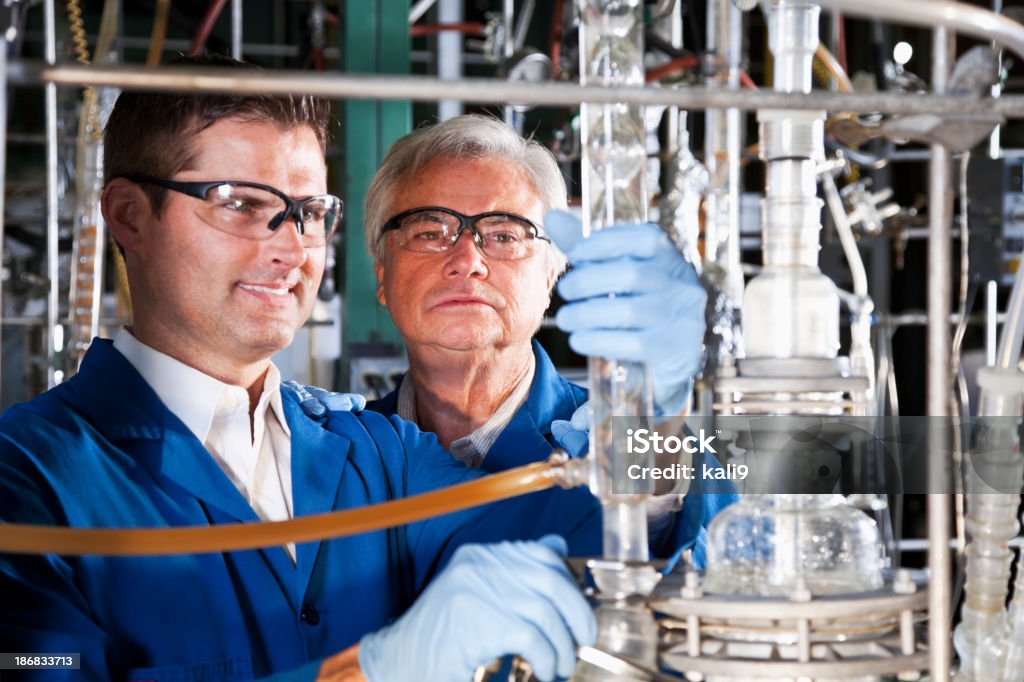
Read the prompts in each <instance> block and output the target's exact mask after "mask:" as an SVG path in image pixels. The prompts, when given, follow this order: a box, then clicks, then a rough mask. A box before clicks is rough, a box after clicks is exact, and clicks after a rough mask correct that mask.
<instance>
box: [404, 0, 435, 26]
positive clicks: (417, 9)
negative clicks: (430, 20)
mask: <svg viewBox="0 0 1024 682" xmlns="http://www.w3.org/2000/svg"><path fill="white" fill-rule="evenodd" d="M435 2H437V0H419V2H417V3H416V4H415V5H413V6H412V9H410V10H409V23H410V24H415V23H416V22H417V21H419V20H420V17H422V16H423V15H424V14H426V13H427V10H429V9H430V8H431V7H433V6H434V3H435Z"/></svg>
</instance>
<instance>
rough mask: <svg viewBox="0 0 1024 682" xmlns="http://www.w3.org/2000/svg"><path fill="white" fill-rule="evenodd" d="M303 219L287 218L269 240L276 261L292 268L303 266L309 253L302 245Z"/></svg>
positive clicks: (297, 217) (292, 216) (296, 217)
mask: <svg viewBox="0 0 1024 682" xmlns="http://www.w3.org/2000/svg"><path fill="white" fill-rule="evenodd" d="M300 221H301V218H300V217H299V216H296V215H291V216H288V217H287V218H285V219H284V220H283V221H282V222H281V224H280V225H278V227H277V229H276V230H274V234H273V235H272V236H271V237H270V239H268V240H267V242H269V247H270V249H271V254H272V257H273V259H274V260H275V261H278V262H281V263H285V264H287V265H289V266H292V267H298V266H300V265H302V264H303V263H304V262H305V261H306V258H307V257H308V255H309V254H308V253H307V252H306V247H305V246H304V245H303V243H302V234H301V229H302V228H301V222H300Z"/></svg>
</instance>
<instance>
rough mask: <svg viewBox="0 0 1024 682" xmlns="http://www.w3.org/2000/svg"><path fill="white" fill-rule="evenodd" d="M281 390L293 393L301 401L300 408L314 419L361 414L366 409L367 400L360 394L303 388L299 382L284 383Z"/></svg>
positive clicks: (289, 381) (309, 387) (311, 387)
mask: <svg viewBox="0 0 1024 682" xmlns="http://www.w3.org/2000/svg"><path fill="white" fill-rule="evenodd" d="M281 388H283V389H284V390H286V391H291V392H292V393H294V394H295V395H296V397H297V398H298V400H299V407H301V408H302V411H303V412H305V413H306V416H308V417H312V418H313V419H319V418H320V417H326V416H327V413H328V412H359V411H360V410H362V409H363V408H364V407H366V398H364V397H363V396H361V395H359V394H358V393H334V392H333V391H328V390H326V389H323V388H317V387H316V386H303V385H302V384H300V383H299V382H297V381H292V380H288V381H284V382H282V383H281Z"/></svg>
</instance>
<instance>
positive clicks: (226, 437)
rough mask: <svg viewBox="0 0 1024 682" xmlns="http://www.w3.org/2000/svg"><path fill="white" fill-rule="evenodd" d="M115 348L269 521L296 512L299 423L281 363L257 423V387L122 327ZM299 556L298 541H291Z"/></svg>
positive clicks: (266, 387)
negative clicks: (285, 399)
mask: <svg viewBox="0 0 1024 682" xmlns="http://www.w3.org/2000/svg"><path fill="white" fill-rule="evenodd" d="M114 348H116V349H117V350H118V351H119V352H120V353H121V354H122V355H124V356H125V358H127V360H128V362H130V363H131V364H132V366H133V367H134V368H135V369H136V370H137V371H138V372H139V374H141V375H142V378H143V379H145V380H146V383H148V384H149V385H150V387H151V388H152V389H153V391H154V392H155V393H156V394H157V397H159V398H160V400H162V401H163V403H164V405H165V406H166V407H167V409H169V410H170V411H171V412H173V413H174V414H175V415H176V416H177V417H178V418H179V419H180V420H181V421H182V422H183V423H184V424H185V426H186V427H188V429H189V431H191V432H192V433H193V434H194V435H195V437H196V438H198V439H199V441H200V442H201V443H202V444H203V446H204V447H205V448H206V450H207V451H208V452H209V453H210V456H211V457H213V459H214V461H215V462H217V464H218V465H219V466H220V468H221V469H222V470H223V471H224V473H225V475H227V477H228V479H230V480H231V482H232V483H233V484H234V486H235V488H237V489H238V492H239V493H241V495H242V497H244V498H245V499H246V501H248V503H249V506H251V507H252V509H253V511H255V512H256V515H257V516H259V517H260V518H261V519H263V520H265V521H284V520H286V519H290V518H292V515H293V507H292V470H291V459H292V446H291V430H290V429H289V428H288V422H287V420H286V419H285V416H284V407H283V405H282V402H281V373H280V371H278V369H277V367H276V366H274V364H273V363H270V367H269V369H268V370H267V376H266V379H264V381H263V393H262V394H261V395H260V400H259V403H258V404H257V405H256V410H255V413H254V417H253V423H252V429H251V430H250V426H249V393H248V391H246V390H245V389H244V388H242V387H240V386H232V385H231V384H225V383H224V382H222V381H219V380H217V379H214V378H213V377H211V376H208V375H206V374H203V373H202V372H200V371H199V370H197V369H195V368H193V367H189V366H188V365H186V364H184V363H182V362H180V361H178V360H175V359H174V358H172V357H171V356H169V355H165V354H164V353H161V352H160V351H157V350H154V349H153V348H150V347H149V346H147V345H146V344H144V343H142V342H141V341H139V340H138V339H136V338H135V337H134V336H133V335H132V334H131V332H129V331H128V330H126V329H122V330H120V331H119V332H118V333H117V336H116V337H115V338H114ZM287 551H288V554H289V555H290V556H291V558H292V561H293V562H294V561H295V543H288V545H287Z"/></svg>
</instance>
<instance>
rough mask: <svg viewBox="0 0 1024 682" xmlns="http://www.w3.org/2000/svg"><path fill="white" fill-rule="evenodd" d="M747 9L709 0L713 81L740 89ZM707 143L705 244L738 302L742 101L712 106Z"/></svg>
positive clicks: (712, 83) (707, 114) (717, 85)
mask: <svg viewBox="0 0 1024 682" xmlns="http://www.w3.org/2000/svg"><path fill="white" fill-rule="evenodd" d="M742 27H743V13H742V12H741V11H740V10H739V9H738V8H737V7H736V6H735V5H734V4H733V3H732V2H731V0H708V16H707V35H708V40H709V42H710V44H709V46H708V51H709V52H710V53H711V54H712V55H713V58H714V60H715V63H714V71H713V73H712V77H711V79H710V80H709V82H710V87H712V88H716V89H720V90H721V91H731V92H738V91H739V87H740V78H739V74H740V64H741V63H742V59H743V33H742ZM705 121H706V123H705V126H706V130H708V131H709V133H708V135H707V136H706V140H705V144H704V162H705V164H706V166H707V169H708V176H709V178H710V186H709V187H708V192H707V198H706V211H705V242H706V244H707V248H706V250H705V253H706V258H707V259H708V260H709V261H713V262H717V263H719V265H720V267H721V270H722V278H721V280H722V281H721V283H720V284H721V286H722V288H723V290H724V293H725V294H726V295H727V296H729V297H730V298H731V299H732V300H733V301H736V302H737V303H738V302H739V300H740V299H741V298H742V296H743V275H742V273H741V271H740V267H739V263H740V243H739V229H740V216H739V213H740V152H741V147H742V141H741V139H740V136H741V134H742V125H741V120H740V111H739V108H737V107H729V108H728V109H724V110H723V109H708V110H707V111H706V112H705Z"/></svg>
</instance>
